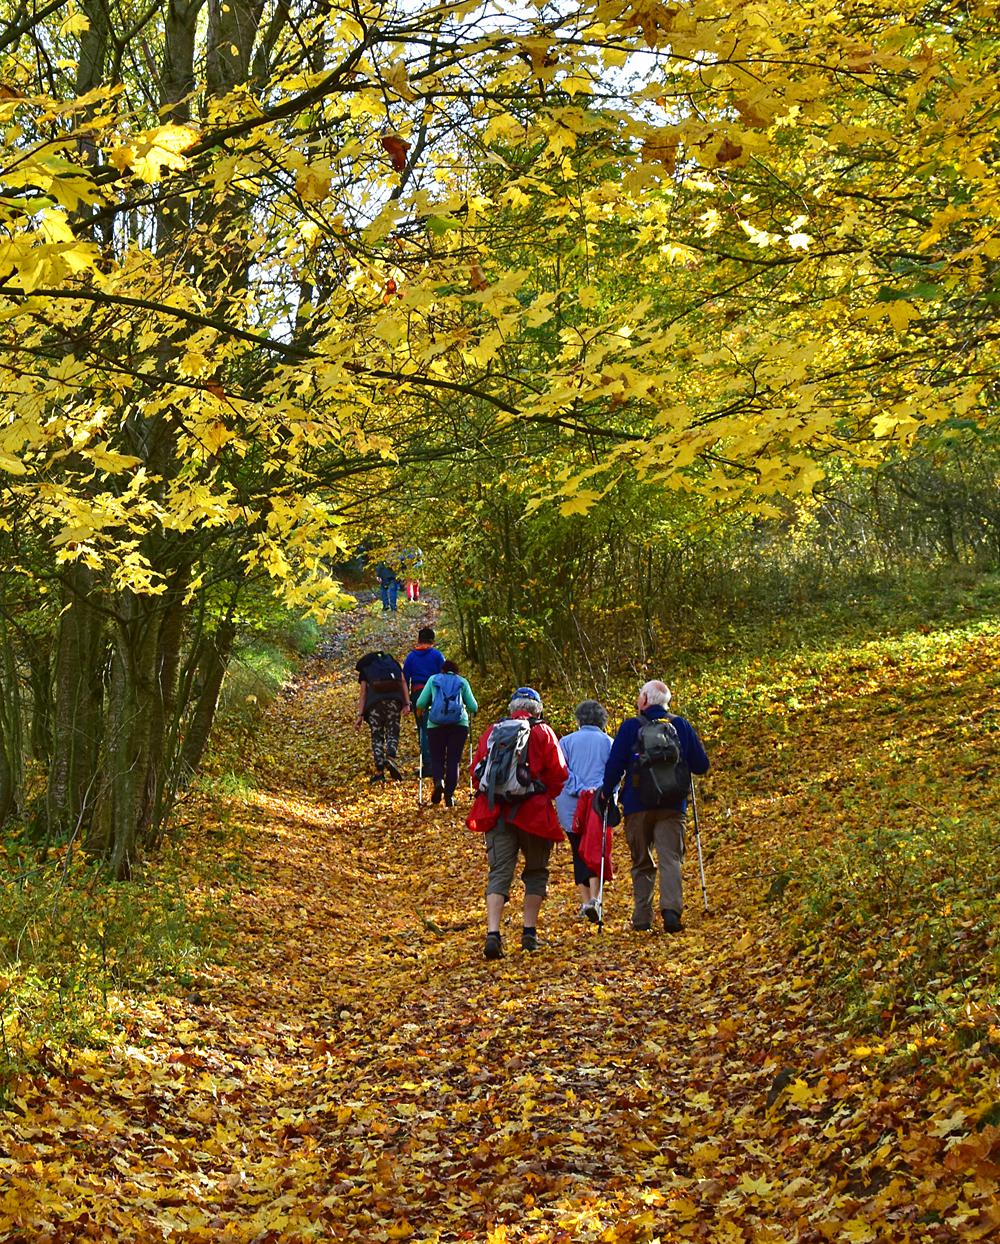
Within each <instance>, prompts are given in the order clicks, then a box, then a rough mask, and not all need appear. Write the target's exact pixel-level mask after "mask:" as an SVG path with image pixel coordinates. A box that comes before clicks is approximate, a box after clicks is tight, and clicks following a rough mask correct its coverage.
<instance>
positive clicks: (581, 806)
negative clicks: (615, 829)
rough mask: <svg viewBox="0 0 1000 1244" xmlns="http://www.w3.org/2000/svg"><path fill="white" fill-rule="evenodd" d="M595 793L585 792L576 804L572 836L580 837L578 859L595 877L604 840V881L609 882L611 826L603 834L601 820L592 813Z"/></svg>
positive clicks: (591, 791)
mask: <svg viewBox="0 0 1000 1244" xmlns="http://www.w3.org/2000/svg"><path fill="white" fill-rule="evenodd" d="M596 794H597V792H596V791H593V790H585V791H583V792H582V793H581V795H580V798H579V799H578V800H577V803H576V812H575V813H574V814H573V830H572V832H573V833H574V834H579V835H580V847H579V851H580V859H582V860H583V862H584V863H585V864H586V865H587V867H588V868H589V869H590V871H591V872H592V873H594V874H595V876H596V875H599V874H600V871H601V838H602V836H603V838H604V880H605V881H610V880H611V878H612V877H613V876H614V870H613V869H612V867H611V826H610V825H609V826H608V828H607V832H606V833H605V832H604V825H603V822H602V820H601V818H600V817H599V816H598V815H597V813H596V812H595V811H594V795H596Z"/></svg>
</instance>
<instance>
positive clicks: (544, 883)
mask: <svg viewBox="0 0 1000 1244" xmlns="http://www.w3.org/2000/svg"><path fill="white" fill-rule="evenodd" d="M507 711H508V713H509V714H510V715H509V716H508V717H506V718H504V720H503V721H498V722H497V723H496V725H495V726H488V727H487V729H486V730H484V731H483V733H482V735H481V737H480V739H479V746H478V747H477V749H476V754H475V756H474V757H473V760H472V767H471V771H472V774H473V775H474V776H475V778H476V779H477V781H478V782H479V791H478V793H477V794H476V798H475V799H474V800H473V803H472V808H471V809H470V811H469V815H468V817H467V818H466V822H465V823H466V825H468V827H469V829H471V830H473V831H474V832H476V833H481V834H483V836H484V838H485V840H486V857H487V861H488V863H489V877H488V878H487V882H486V943H485V945H484V947H483V955H484V956H485V957H486V958H487V959H499V958H501V957H502V955H503V939H502V937H501V935H500V921H501V918H502V916H503V909H504V905H505V904H506V903H507V901H508V900H509V898H510V887H511V884H512V883H513V880H514V870H515V869H516V867H517V857H518V855H519V854H520V855H521V857H522V858H523V860H524V869H523V871H522V873H521V880H522V881H523V882H524V927H523V928H522V930H521V949H522V950H527V951H535V950H537V949H538V933H537V924H538V913H539V911H540V910H541V907H542V903H543V901H544V899H545V895H546V893H547V891H548V882H549V855H550V854H551V852H552V844H553V843H555V842H559V841H561V839H562V836H563V833H562V829H561V828H560V827H559V818H558V817H557V816H556V813H555V809H554V808H553V806H552V801H553V799H555V797H556V796H557V795H558V794H559V792H560V791H561V790H562V788H563V784H564V783H565V781H566V778H567V777H568V776H569V769H568V768H567V767H566V759H565V757H564V756H563V753H562V748H561V747H560V746H559V740H558V739H557V738H556V736H555V734H554V733H553V732H552V728H551V727H550V726H547V725H546V724H545V722H543V721H542V698H541V696H540V695H539V694H538V692H537V691H535V689H534V688H533V687H518V689H517V690H516V691H515V692H514V694H513V696H511V700H510V706H509V708H508V710H507ZM519 735H520V736H521V737H520V739H519V737H518V736H519Z"/></svg>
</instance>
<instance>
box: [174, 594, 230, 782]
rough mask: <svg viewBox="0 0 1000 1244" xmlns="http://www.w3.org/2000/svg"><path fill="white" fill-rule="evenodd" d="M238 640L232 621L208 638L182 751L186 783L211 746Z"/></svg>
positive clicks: (228, 621) (224, 624) (182, 765)
mask: <svg viewBox="0 0 1000 1244" xmlns="http://www.w3.org/2000/svg"><path fill="white" fill-rule="evenodd" d="M235 639H236V624H235V622H233V621H232V620H231V619H229V618H227V619H226V620H225V621H224V622H222V623H220V625H219V628H218V630H216V631H215V633H214V634H212V635H207V636H206V637H205V639H204V643H203V649H202V653H201V658H200V661H199V667H198V676H197V682H198V699H197V702H196V704H195V709H194V712H193V713H192V715H191V720H190V723H189V724H188V728H187V732H186V733H185V735H184V744H183V746H182V748H181V768H182V772H183V774H184V775H185V780H187V779H189V778H190V777H191V775H193V774H194V773H196V772H197V770H198V766H199V765H200V764H201V758H202V756H203V755H204V754H205V748H206V747H207V746H208V738H209V735H210V734H211V731H212V723H213V722H214V720H215V710H216V708H217V707H218V703H219V692H220V691H221V690H222V681H223V679H224V678H225V676H226V670H227V669H228V668H229V659H230V657H231V656H232V654H233V643H234V641H235Z"/></svg>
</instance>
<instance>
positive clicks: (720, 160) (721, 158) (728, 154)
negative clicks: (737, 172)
mask: <svg viewBox="0 0 1000 1244" xmlns="http://www.w3.org/2000/svg"><path fill="white" fill-rule="evenodd" d="M742 154H743V148H742V147H741V146H740V145H739V143H734V142H730V140H729V139H728V138H724V139H723V140H722V144H721V146H720V147H719V150H718V151H717V152H716V153H715V162H716V164H729V163H731V162H732V161H733V160H738V159H739V158H740V156H741V155H742Z"/></svg>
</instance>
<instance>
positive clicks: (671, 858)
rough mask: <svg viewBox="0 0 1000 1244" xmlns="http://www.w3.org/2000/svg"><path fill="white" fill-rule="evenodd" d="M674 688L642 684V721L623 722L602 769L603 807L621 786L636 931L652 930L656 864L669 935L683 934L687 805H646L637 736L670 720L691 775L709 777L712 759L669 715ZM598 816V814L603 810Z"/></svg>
mask: <svg viewBox="0 0 1000 1244" xmlns="http://www.w3.org/2000/svg"><path fill="white" fill-rule="evenodd" d="M669 704H670V688H669V687H668V686H667V685H666V683H662V682H658V681H655V680H654V681H652V682H647V683H645V684H644V686H643V687H642V689H641V690H640V691H639V695H638V698H637V700H636V708H637V709H638V711H639V714H640V715H639V716H638V717H628V718H626V720H625V721H623V722H622V724H621V726H620V727H619V729H618V733H617V734H616V735H615V741H614V743H613V744H612V745H611V754H610V755H609V756H608V763H607V765H606V766H605V769H604V781H603V783H602V784H601V791H600V796H599V804H610V802H611V798H612V792H613V791H614V789H615V787H616V786H617V785H618V783H619V782H621V780H622V778H623V777H624V779H625V781H624V782H623V783H622V810H623V812H624V813H625V840H626V842H628V848H629V854H630V855H631V859H632V927H633V928H634V929H638V930H646V929H651V928H652V926H653V891H654V888H655V884H656V871H657V864H659V872H660V917H661V919H662V920H663V928H664V930H665V931H666V932H667V933H679V932H680V929H681V914H682V912H683V910H684V903H683V896H682V889H681V865H682V863H683V862H684V814H685V812H686V810H687V799H686V796H684V795H678V796H676V797H673V798H670V799H668V800H667V801H666V806H664V807H655V806H650V805H649V804H647V803H644V802H643V800H642V798H641V796H640V794H639V790H638V784H639V754H638V743H639V731H640V730H641V729H642V727H643V725H644V724H645V723H646V722H652V721H658V720H660V719H662V718H668V719H669V721H670V722H671V723H672V725H673V727H674V729H675V730H676V731H677V738H678V740H679V742H680V750H681V756H682V757H683V759H684V760H685V761H686V762H687V767H688V769H689V770H690V772H691V773H693V774H702V773H707V772H708V756H707V755H706V754H705V749H704V747H703V746H702V743H701V740H700V739H699V738H698V735H697V733H696V731H695V729H694V727H693V726H692V725H691V723H690V722H689V721H686V720H685V719H684V718H683V717H678V716H676V715H674V714H671V713H669V712H667V707H668V705H669ZM599 810H600V809H599Z"/></svg>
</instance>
